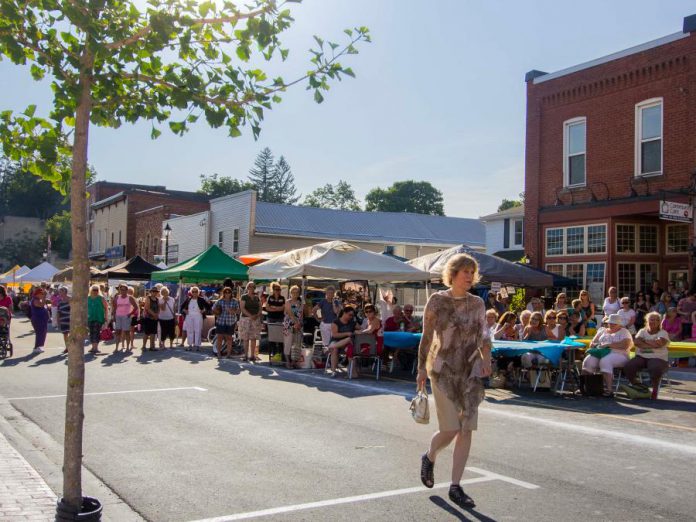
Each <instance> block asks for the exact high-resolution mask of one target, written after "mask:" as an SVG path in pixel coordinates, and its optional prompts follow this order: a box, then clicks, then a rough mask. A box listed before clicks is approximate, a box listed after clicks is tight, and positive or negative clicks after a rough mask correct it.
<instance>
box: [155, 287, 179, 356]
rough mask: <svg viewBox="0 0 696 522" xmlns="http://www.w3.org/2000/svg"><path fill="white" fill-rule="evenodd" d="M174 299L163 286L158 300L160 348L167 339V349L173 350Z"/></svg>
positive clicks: (174, 329) (174, 335)
mask: <svg viewBox="0 0 696 522" xmlns="http://www.w3.org/2000/svg"><path fill="white" fill-rule="evenodd" d="M175 306H176V304H175V303H174V298H173V297H170V295H169V289H168V288H167V287H166V286H163V287H162V289H161V290H160V298H159V310H160V312H159V317H158V320H159V326H160V348H164V344H165V342H166V340H167V339H169V347H170V348H174V337H176V314H175V313H174V307H175Z"/></svg>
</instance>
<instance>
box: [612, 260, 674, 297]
mask: <svg viewBox="0 0 696 522" xmlns="http://www.w3.org/2000/svg"><path fill="white" fill-rule="evenodd" d="M619 265H633V270H634V272H633V275H634V276H635V281H636V285H638V288H635V289H634V290H633V292H631V293H630V294H631V295H630V296H629V297H631V298H632V299H633V298H634V297H635V296H634V294H635V293H636V292H639V291H640V290H641V287H640V283H641V281H640V265H655V266H656V267H657V269H656V270H655V275H656V277H657V279H660V263H659V262H657V261H635V262H634V261H617V262H616V285H615V286H616V287H617V288H618V287H619ZM605 278H606V275H605ZM643 290H644V289H643ZM619 297H623V296H622V295H619Z"/></svg>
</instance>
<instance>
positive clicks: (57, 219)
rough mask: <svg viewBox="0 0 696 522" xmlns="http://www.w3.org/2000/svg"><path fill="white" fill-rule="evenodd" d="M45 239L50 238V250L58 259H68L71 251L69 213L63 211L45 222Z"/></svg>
mask: <svg viewBox="0 0 696 522" xmlns="http://www.w3.org/2000/svg"><path fill="white" fill-rule="evenodd" d="M45 235H46V238H47V239H48V237H50V238H51V248H52V249H53V250H54V251H55V252H58V255H60V257H62V258H64V259H67V258H68V257H70V250H71V249H72V233H71V231H70V212H68V211H67V210H64V211H63V212H60V213H59V214H56V215H55V216H53V217H51V218H49V219H48V220H46V232H45Z"/></svg>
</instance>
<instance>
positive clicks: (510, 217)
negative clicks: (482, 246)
mask: <svg viewBox="0 0 696 522" xmlns="http://www.w3.org/2000/svg"><path fill="white" fill-rule="evenodd" d="M480 219H481V221H483V223H484V225H485V227H486V254H492V255H495V256H498V257H502V258H504V259H507V260H508V261H519V260H520V259H521V258H522V257H523V256H524V205H522V206H519V207H512V208H509V209H507V210H503V211H502V212H496V213H495V214H489V215H487V216H482V217H481V218H480Z"/></svg>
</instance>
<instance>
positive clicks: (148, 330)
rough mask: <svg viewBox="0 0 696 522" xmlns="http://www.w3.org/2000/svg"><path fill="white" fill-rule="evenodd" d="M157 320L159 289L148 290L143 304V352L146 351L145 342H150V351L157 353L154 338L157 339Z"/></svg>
mask: <svg viewBox="0 0 696 522" xmlns="http://www.w3.org/2000/svg"><path fill="white" fill-rule="evenodd" d="M158 320H159V288H157V287H156V286H154V287H152V288H150V292H149V294H148V296H147V297H146V298H145V302H144V303H143V320H142V326H143V351H146V350H147V341H148V339H149V340H150V351H153V352H154V351H157V348H155V337H157V323H158Z"/></svg>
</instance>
